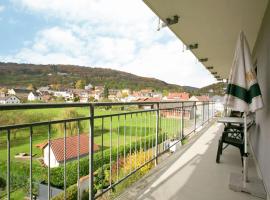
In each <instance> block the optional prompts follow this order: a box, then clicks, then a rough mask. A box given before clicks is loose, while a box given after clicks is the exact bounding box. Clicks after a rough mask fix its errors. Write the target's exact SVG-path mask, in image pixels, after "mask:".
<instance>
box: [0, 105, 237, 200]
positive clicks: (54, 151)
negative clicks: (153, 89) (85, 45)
mask: <svg viewBox="0 0 270 200" xmlns="http://www.w3.org/2000/svg"><path fill="white" fill-rule="evenodd" d="M70 108H73V110H70ZM0 110H1V115H2V117H3V119H4V116H5V115H9V117H10V118H12V119H13V117H14V119H17V120H18V119H20V120H22V121H20V122H18V121H16V120H13V121H12V123H10V122H9V123H7V124H1V126H0V134H1V143H0V145H1V146H0V147H1V163H0V164H1V166H0V167H1V171H0V177H1V190H0V192H1V195H0V197H1V198H3V199H25V198H26V199H85V198H87V199H88V198H89V199H100V198H111V199H112V198H116V197H117V196H118V195H119V194H121V193H123V192H124V191H125V190H126V188H127V186H128V185H132V184H133V183H134V182H136V181H137V180H139V179H140V178H142V177H144V176H145V175H147V174H148V172H152V171H153V170H154V171H156V170H158V169H159V166H164V167H166V168H167V169H168V170H170V167H169V166H166V164H165V163H168V162H170V163H171V162H172V159H173V158H175V157H176V155H178V154H179V153H180V152H182V151H186V150H185V149H187V148H188V147H189V146H190V145H191V143H193V142H192V141H193V140H194V139H195V138H197V137H199V135H198V134H197V133H198V131H199V130H202V129H203V128H206V126H207V125H209V123H210V122H211V121H212V120H213V118H214V113H215V108H214V103H213V102H208V101H205V102H192V101H188V102H140V103H138V102H136V103H135V102H134V103H86V104H81V103H79V104H76V103H74V104H21V105H2V106H0ZM63 111H64V112H63ZM75 111H76V112H79V114H78V115H76V114H74V113H75ZM62 112H63V114H62ZM66 112H68V113H69V114H68V115H66V114H65V113H66ZM25 113H28V114H29V113H32V114H33V115H31V116H32V118H31V119H22V118H24V117H25V116H28V115H26V114H25ZM59 113H60V114H59ZM56 114H57V116H58V118H57V119H55V118H52V116H54V115H56ZM15 115H17V116H19V118H18V117H17V118H15ZM212 129H213V128H211V129H210V130H212ZM210 133H211V131H210ZM207 135H209V134H206V135H203V136H201V137H200V138H201V139H203V138H204V137H206V136H207ZM210 135H212V138H213V136H215V135H213V134H210ZM201 139H198V142H199V141H201ZM202 141H204V140H202ZM206 142H207V144H208V142H209V141H206ZM182 144H183V145H182ZM201 145H202V144H201ZM181 146H182V147H181ZM192 146H193V145H192ZM195 146H197V145H195ZM191 149H192V148H191ZM205 150H206V148H205ZM188 151H190V150H187V152H188ZM171 154H172V156H169V158H168V161H167V157H168V156H167V155H171ZM194 156H195V157H194ZM181 157H182V158H184V159H191V162H192V163H193V162H194V159H195V161H198V160H199V159H200V156H198V155H195V154H190V155H187V156H186V155H185V154H183V155H182V156H181ZM209 159H210V157H209ZM212 159H213V160H214V157H213V158H212ZM174 161H175V163H176V164H177V163H178V162H179V160H178V159H175V160H174ZM180 162H182V161H180ZM159 163H161V164H160V165H159ZM225 163H227V162H225ZM228 163H229V162H228ZM238 164H239V163H238ZM208 166H209V168H211V167H213V166H216V164H215V163H214V162H212V163H210V162H209V163H208ZM220 166H221V165H220ZM217 167H218V166H217ZM221 167H222V166H221ZM238 167H240V166H238ZM22 172H23V173H22ZM190 172H191V171H190ZM194 172H196V171H194ZM201 175H203V174H201ZM185 176H186V175H185ZM185 176H183V177H185ZM202 184H203V183H202ZM164 187H165V186H164ZM89 191H90V192H89ZM89 194H90V195H89Z"/></svg>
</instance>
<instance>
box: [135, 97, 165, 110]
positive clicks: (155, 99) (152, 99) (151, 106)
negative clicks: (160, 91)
mask: <svg viewBox="0 0 270 200" xmlns="http://www.w3.org/2000/svg"><path fill="white" fill-rule="evenodd" d="M136 101H137V102H149V104H142V105H138V108H139V109H144V110H150V109H154V108H155V104H152V103H150V102H160V101H161V98H159V97H142V98H138V99H137V100H136Z"/></svg>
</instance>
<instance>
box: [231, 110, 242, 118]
mask: <svg viewBox="0 0 270 200" xmlns="http://www.w3.org/2000/svg"><path fill="white" fill-rule="evenodd" d="M243 114H244V113H243V112H240V111H235V110H232V111H231V113H230V117H243Z"/></svg>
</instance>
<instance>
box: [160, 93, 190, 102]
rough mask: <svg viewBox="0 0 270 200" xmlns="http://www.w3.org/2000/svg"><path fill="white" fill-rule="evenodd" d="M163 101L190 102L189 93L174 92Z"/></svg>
mask: <svg viewBox="0 0 270 200" xmlns="http://www.w3.org/2000/svg"><path fill="white" fill-rule="evenodd" d="M163 100H167V101H188V100H189V93H187V92H173V93H169V94H168V96H166V97H164V98H163Z"/></svg>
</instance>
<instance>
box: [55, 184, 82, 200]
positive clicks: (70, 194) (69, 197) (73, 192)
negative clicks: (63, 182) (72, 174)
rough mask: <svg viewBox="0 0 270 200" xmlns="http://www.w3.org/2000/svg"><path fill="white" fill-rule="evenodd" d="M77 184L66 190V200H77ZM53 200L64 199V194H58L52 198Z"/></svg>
mask: <svg viewBox="0 0 270 200" xmlns="http://www.w3.org/2000/svg"><path fill="white" fill-rule="evenodd" d="M77 192H78V190H77V184H74V185H71V186H70V187H68V188H67V190H66V200H74V199H77V195H78V194H77ZM52 199H53V200H63V199H64V192H61V193H59V194H58V195H56V196H54V197H53V198H52Z"/></svg>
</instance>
